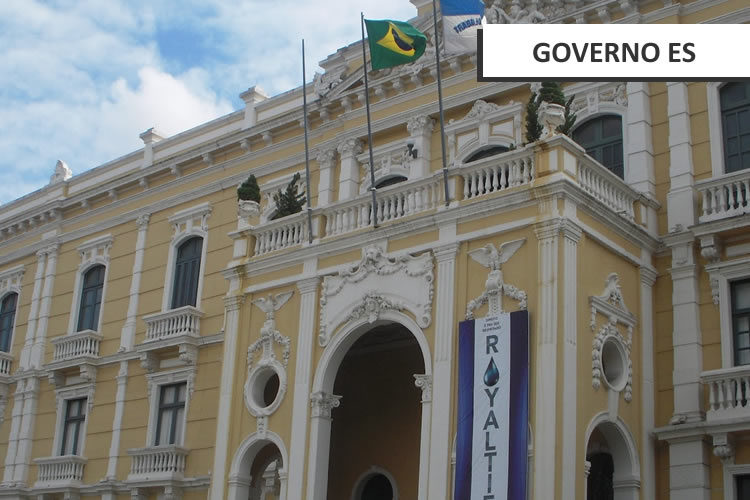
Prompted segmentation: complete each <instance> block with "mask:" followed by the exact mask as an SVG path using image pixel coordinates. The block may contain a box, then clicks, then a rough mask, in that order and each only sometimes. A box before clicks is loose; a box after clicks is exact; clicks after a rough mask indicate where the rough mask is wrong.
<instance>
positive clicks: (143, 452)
mask: <svg viewBox="0 0 750 500" xmlns="http://www.w3.org/2000/svg"><path fill="white" fill-rule="evenodd" d="M189 452H190V450H187V449H185V448H182V447H180V446H175V445H166V446H150V447H148V448H137V449H132V450H128V455H130V456H131V457H132V459H131V464H130V474H129V475H128V480H136V479H140V480H143V479H148V480H161V479H180V478H182V475H183V473H184V472H185V460H186V458H187V455H188V453H189Z"/></svg>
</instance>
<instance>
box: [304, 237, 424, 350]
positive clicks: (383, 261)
mask: <svg viewBox="0 0 750 500" xmlns="http://www.w3.org/2000/svg"><path fill="white" fill-rule="evenodd" d="M362 253H363V255H362V260H361V261H360V262H359V263H358V264H355V265H353V266H351V267H350V268H349V269H347V270H345V271H341V272H340V273H338V274H336V275H333V276H326V277H325V279H324V280H323V286H322V290H321V295H320V333H319V335H318V343H319V344H320V346H321V347H325V346H326V345H328V341H329V340H330V339H331V336H332V335H333V333H334V332H335V331H336V329H337V328H338V327H339V326H341V325H342V324H344V323H346V322H348V321H353V320H358V319H360V318H363V317H364V318H366V319H367V321H368V322H370V323H372V322H373V321H376V320H377V319H378V318H379V316H380V314H381V313H382V312H383V311H385V310H397V311H408V312H410V313H412V314H413V315H414V317H415V319H416V321H417V324H418V325H419V326H420V327H422V328H426V327H428V326H430V322H431V320H432V297H433V293H434V292H433V278H434V276H433V263H432V254H431V253H429V252H428V253H424V254H422V255H419V256H418V257H413V256H411V255H408V254H403V255H399V256H397V257H389V256H387V255H386V254H385V253H384V252H383V250H382V249H381V248H379V247H377V246H374V245H372V246H368V247H365V248H364V249H363V251H362Z"/></svg>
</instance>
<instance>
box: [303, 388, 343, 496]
mask: <svg viewBox="0 0 750 500" xmlns="http://www.w3.org/2000/svg"><path fill="white" fill-rule="evenodd" d="M340 400H341V396H336V395H334V394H328V393H326V392H323V391H318V392H314V393H312V394H311V395H310V406H311V418H310V420H311V422H310V429H311V430H310V456H309V460H308V473H307V495H306V497H305V498H306V499H308V500H325V499H326V492H327V491H328V461H329V458H330V455H329V454H330V444H331V422H332V420H333V418H332V415H331V411H332V410H333V409H334V408H338V407H339V405H340V404H341V401H340Z"/></svg>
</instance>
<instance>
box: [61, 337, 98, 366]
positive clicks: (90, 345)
mask: <svg viewBox="0 0 750 500" xmlns="http://www.w3.org/2000/svg"><path fill="white" fill-rule="evenodd" d="M101 341H102V336H101V335H100V334H98V333H96V332H95V331H93V330H83V331H80V332H77V333H74V334H73V335H62V336H60V337H57V338H54V339H52V341H51V342H52V345H54V346H55V352H54V354H53V356H52V361H53V362H54V361H67V360H70V359H76V358H84V357H85V358H98V357H99V344H100V343H101Z"/></svg>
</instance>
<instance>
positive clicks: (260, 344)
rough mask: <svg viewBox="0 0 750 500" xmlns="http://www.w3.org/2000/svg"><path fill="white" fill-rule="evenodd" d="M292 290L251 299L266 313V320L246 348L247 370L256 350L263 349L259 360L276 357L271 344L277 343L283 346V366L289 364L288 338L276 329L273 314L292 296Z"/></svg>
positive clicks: (250, 365) (251, 363)
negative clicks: (254, 339) (257, 334)
mask: <svg viewBox="0 0 750 500" xmlns="http://www.w3.org/2000/svg"><path fill="white" fill-rule="evenodd" d="M292 294H294V292H293V291H292V292H284V293H279V294H277V295H275V296H272V295H269V296H268V298H260V299H255V300H253V304H254V305H256V306H257V307H258V309H260V310H261V311H263V312H264V313H265V314H266V321H265V322H264V323H263V327H262V328H261V329H260V338H259V339H258V340H256V341H255V342H253V343H252V344H251V345H250V347H248V349H247V367H248V370H249V369H250V368H252V365H253V357H254V355H255V353H256V352H258V351H261V350H262V351H263V353H262V354H261V361H266V360H273V359H276V355H275V354H274V352H273V344H274V343H276V344H279V345H280V346H282V347H283V348H284V351H283V352H282V355H281V358H282V360H283V364H284V368H286V366H287V365H288V364H289V349H290V340H289V337H286V336H284V335H282V334H281V332H279V331H278V330H277V329H276V320H275V318H274V314H275V312H276V311H278V310H279V309H281V307H282V306H283V305H284V304H286V303H287V301H288V300H289V299H290V298H291V297H292Z"/></svg>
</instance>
